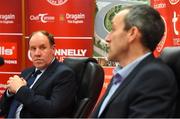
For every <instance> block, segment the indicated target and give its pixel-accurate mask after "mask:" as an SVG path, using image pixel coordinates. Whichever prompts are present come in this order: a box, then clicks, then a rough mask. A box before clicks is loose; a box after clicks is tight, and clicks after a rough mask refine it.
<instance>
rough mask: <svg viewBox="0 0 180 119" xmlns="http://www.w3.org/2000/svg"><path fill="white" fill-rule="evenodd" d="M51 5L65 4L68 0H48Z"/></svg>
mask: <svg viewBox="0 0 180 119" xmlns="http://www.w3.org/2000/svg"><path fill="white" fill-rule="evenodd" d="M47 1H48V2H49V3H50V4H51V5H54V6H59V5H63V4H65V3H66V2H67V1H68V0H47Z"/></svg>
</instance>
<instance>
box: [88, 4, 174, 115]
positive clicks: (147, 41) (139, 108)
mask: <svg viewBox="0 0 180 119" xmlns="http://www.w3.org/2000/svg"><path fill="white" fill-rule="evenodd" d="M164 29H165V26H164V23H163V20H162V18H161V16H160V14H159V13H158V12H157V11H156V10H155V9H153V8H151V7H150V6H148V5H134V6H127V7H125V8H123V9H122V10H121V11H120V12H118V13H117V14H116V15H115V17H114V18H113V20H112V31H111V32H110V33H109V34H108V36H107V37H106V41H107V42H108V46H109V54H108V59H109V60H112V61H117V62H119V66H117V67H116V68H115V70H114V72H113V74H114V76H113V78H112V80H111V82H110V85H109V86H108V88H107V91H106V93H105V95H104V97H103V98H102V99H101V101H100V102H99V104H98V105H97V106H96V108H95V109H94V111H93V112H92V114H91V117H94V118H97V117H99V118H133V117H135V118H145V117H172V115H173V113H174V109H175V102H176V101H175V100H176V95H177V85H176V81H175V77H174V74H173V72H172V71H171V69H170V68H169V67H168V66H166V65H165V64H164V63H163V62H162V61H161V60H159V59H156V58H155V57H154V56H153V53H152V52H153V51H154V50H155V48H156V46H157V44H158V43H159V41H160V40H161V38H162V36H163V34H164Z"/></svg>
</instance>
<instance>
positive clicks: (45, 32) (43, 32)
mask: <svg viewBox="0 0 180 119" xmlns="http://www.w3.org/2000/svg"><path fill="white" fill-rule="evenodd" d="M38 32H40V33H42V34H43V35H45V36H47V38H48V40H49V43H50V45H51V46H52V45H54V44H55V41H54V36H53V35H52V34H50V33H48V32H47V31H44V30H40V31H35V32H33V33H32V34H31V35H30V36H29V40H30V39H31V37H32V36H33V35H34V34H36V33H38Z"/></svg>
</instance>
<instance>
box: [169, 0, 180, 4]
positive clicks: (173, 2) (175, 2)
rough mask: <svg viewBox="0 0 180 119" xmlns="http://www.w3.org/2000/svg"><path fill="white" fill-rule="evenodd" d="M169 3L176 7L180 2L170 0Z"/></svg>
mask: <svg viewBox="0 0 180 119" xmlns="http://www.w3.org/2000/svg"><path fill="white" fill-rule="evenodd" d="M169 2H170V3H171V5H175V4H177V3H178V2H179V0H169Z"/></svg>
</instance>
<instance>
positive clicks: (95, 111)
mask: <svg viewBox="0 0 180 119" xmlns="http://www.w3.org/2000/svg"><path fill="white" fill-rule="evenodd" d="M112 82H113V81H112V79H111V82H110V84H109V85H108V87H107V89H106V92H105V93H104V95H103V97H102V98H101V99H100V101H99V103H98V104H97V106H96V108H95V110H94V111H93V114H92V117H97V116H98V113H99V110H100V107H101V105H102V103H103V101H104V99H105V97H106V96H107V94H108V93H109V90H110V87H111V85H112Z"/></svg>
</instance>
